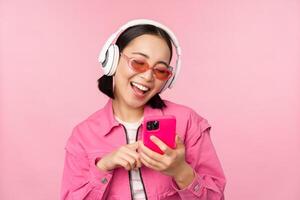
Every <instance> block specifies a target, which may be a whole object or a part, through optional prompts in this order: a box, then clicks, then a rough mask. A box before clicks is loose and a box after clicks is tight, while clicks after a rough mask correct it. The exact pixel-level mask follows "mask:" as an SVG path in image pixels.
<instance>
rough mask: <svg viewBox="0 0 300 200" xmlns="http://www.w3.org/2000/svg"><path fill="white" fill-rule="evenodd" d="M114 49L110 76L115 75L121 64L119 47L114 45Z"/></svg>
mask: <svg viewBox="0 0 300 200" xmlns="http://www.w3.org/2000/svg"><path fill="white" fill-rule="evenodd" d="M112 48H113V55H112V57H113V61H112V66H111V71H110V73H109V76H113V75H115V73H116V70H117V66H118V63H119V57H120V52H119V47H118V46H117V45H115V44H113V45H112Z"/></svg>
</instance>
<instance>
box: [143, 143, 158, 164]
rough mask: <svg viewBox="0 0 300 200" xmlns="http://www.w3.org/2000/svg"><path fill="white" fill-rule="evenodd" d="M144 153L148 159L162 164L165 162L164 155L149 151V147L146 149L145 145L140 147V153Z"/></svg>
mask: <svg viewBox="0 0 300 200" xmlns="http://www.w3.org/2000/svg"><path fill="white" fill-rule="evenodd" d="M141 152H143V153H144V154H146V155H147V156H148V157H150V158H152V159H154V160H156V161H158V162H161V161H162V160H163V155H161V154H159V153H156V152H155V151H152V150H151V149H149V148H148V147H146V146H145V145H144V144H141V145H140V153H141Z"/></svg>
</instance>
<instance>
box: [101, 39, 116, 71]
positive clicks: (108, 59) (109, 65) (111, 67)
mask: <svg viewBox="0 0 300 200" xmlns="http://www.w3.org/2000/svg"><path fill="white" fill-rule="evenodd" d="M118 60H119V48H118V46H117V45H115V44H112V45H110V46H109V48H108V49H107V51H106V54H105V60H104V62H103V63H102V69H103V74H104V75H107V76H112V75H114V73H115V71H116V68H117V65H118Z"/></svg>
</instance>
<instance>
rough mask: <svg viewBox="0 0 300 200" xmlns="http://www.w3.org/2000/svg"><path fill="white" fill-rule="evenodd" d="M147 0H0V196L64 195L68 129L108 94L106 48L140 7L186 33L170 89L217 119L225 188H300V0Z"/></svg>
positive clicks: (293, 195)
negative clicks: (102, 55)
mask: <svg viewBox="0 0 300 200" xmlns="http://www.w3.org/2000/svg"><path fill="white" fill-rule="evenodd" d="M141 2H142V1H116V0H109V1H108V0H106V1H104V0H103V1H78V0H77V1H75V0H72V1H71V0H68V1H54V0H52V1H50V0H48V1H32V0H27V1H16V0H2V2H1V10H0V20H1V35H0V36H1V40H0V44H1V46H0V64H1V68H0V70H1V71H0V87H1V88H0V89H1V93H0V95H1V101H0V106H1V107H0V110H1V115H0V118H1V129H0V131H1V135H0V177H1V178H0V199H4V200H15V199H23V200H32V199H43V200H46V199H49V200H53V199H58V198H59V190H60V181H61V176H62V168H63V158H64V145H65V143H66V140H67V138H68V137H69V135H70V133H71V130H72V128H73V127H74V126H75V125H76V124H77V123H79V122H80V121H81V120H83V119H85V118H86V117H87V116H88V115H89V114H91V113H93V112H94V111H96V110H97V109H99V108H101V107H102V106H103V105H104V103H105V102H106V101H107V98H106V97H105V96H104V95H102V94H100V92H99V91H98V89H97V84H96V80H97V79H98V77H100V76H101V71H100V65H98V63H97V55H98V53H99V51H100V49H101V47H102V45H103V43H104V42H105V40H106V39H107V38H108V36H109V35H110V34H111V33H112V32H114V31H115V30H116V29H117V28H118V27H119V26H120V25H122V24H123V23H125V22H127V20H129V19H133V18H151V19H154V20H159V21H160V22H162V23H165V24H166V25H168V26H169V27H170V28H171V29H172V30H174V32H175V33H176V34H177V37H178V38H179V41H180V44H181V47H182V54H183V56H182V71H181V72H182V73H181V74H180V76H179V79H178V82H177V83H176V85H175V87H174V88H173V89H172V90H169V91H167V92H165V93H164V95H163V97H165V98H168V99H170V100H173V101H176V102H178V103H182V104H185V105H189V106H190V107H192V108H194V109H195V110H196V111H197V112H198V113H199V114H200V115H202V116H204V117H205V118H207V119H208V120H209V122H210V124H211V125H212V127H213V128H212V130H211V135H212V139H213V142H214V144H215V148H216V150H217V152H218V155H219V158H220V160H221V162H222V164H223V168H224V171H225V174H226V177H227V180H228V183H227V187H226V192H225V193H226V199H228V200H269V199H272V200H283V199H284V200H298V199H300V189H299V188H300V170H299V169H300V136H299V133H300V131H299V130H300V123H299V119H300V90H299V86H300V56H299V55H300V1H296V0H255V1H253V0H248V1H234V0H227V1H208V0H207V1H195V0H192V1H185V2H184V1H148V2H145V1H143V2H142V3H141ZM187 2H188V3H187Z"/></svg>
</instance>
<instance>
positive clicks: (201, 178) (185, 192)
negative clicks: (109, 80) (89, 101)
mask: <svg viewBox="0 0 300 200" xmlns="http://www.w3.org/2000/svg"><path fill="white" fill-rule="evenodd" d="M164 101H165V103H166V105H167V107H166V108H164V109H153V108H151V107H150V106H146V107H145V109H144V116H147V115H165V114H171V115H174V116H176V121H177V125H176V130H177V131H176V133H177V134H178V135H179V136H180V137H181V138H182V139H183V140H184V143H185V148H186V161H187V163H189V164H190V165H191V166H192V167H193V169H194V171H195V174H196V176H195V178H194V180H193V181H192V183H191V184H190V185H189V186H188V187H186V188H185V189H181V190H180V189H179V188H178V187H177V185H176V183H175V181H174V180H173V179H172V178H171V177H169V176H166V175H164V174H162V173H160V172H157V171H154V170H152V169H150V168H147V167H145V166H142V167H141V168H140V170H139V171H140V175H141V179H142V183H143V186H144V189H145V192H146V196H147V199H149V200H158V199H165V200H179V199H186V200H193V199H202V200H204V199H205V200H223V199H224V194H223V193H224V188H225V183H226V180H225V176H224V173H223V170H222V167H221V164H220V162H219V160H218V157H217V154H216V152H215V149H214V147H213V144H212V141H211V139H210V128H211V126H210V125H209V124H208V122H207V120H206V119H204V118H202V117H201V116H200V115H198V114H197V113H196V112H195V111H193V110H192V109H190V108H188V107H186V106H182V105H179V104H175V103H172V102H170V101H166V100H164ZM140 132H141V128H139V129H138V139H141V133H140ZM124 144H126V133H125V129H124V127H123V125H121V124H119V123H118V122H117V121H116V120H115V118H114V115H113V109H112V100H109V101H108V102H107V104H106V105H105V106H104V108H102V109H100V110H98V111H97V112H95V113H94V114H92V115H91V116H89V117H88V118H87V119H86V120H84V121H83V122H81V123H79V124H78V125H77V126H76V127H75V128H74V129H73V132H72V134H71V136H70V137H69V139H68V141H67V144H66V147H65V150H66V155H65V163H64V172H63V178H62V185H61V186H62V187H61V199H75V200H83V199H93V200H96V199H108V200H117V199H122V200H126V199H132V195H131V186H130V178H131V177H130V173H129V172H128V171H126V170H125V169H124V168H116V169H114V170H112V171H109V172H104V171H101V170H99V169H98V168H97V167H96V165H95V162H96V161H97V160H98V159H100V158H101V157H102V156H103V155H105V154H107V153H110V152H112V151H114V150H116V149H117V148H118V147H120V146H121V145H124Z"/></svg>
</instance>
